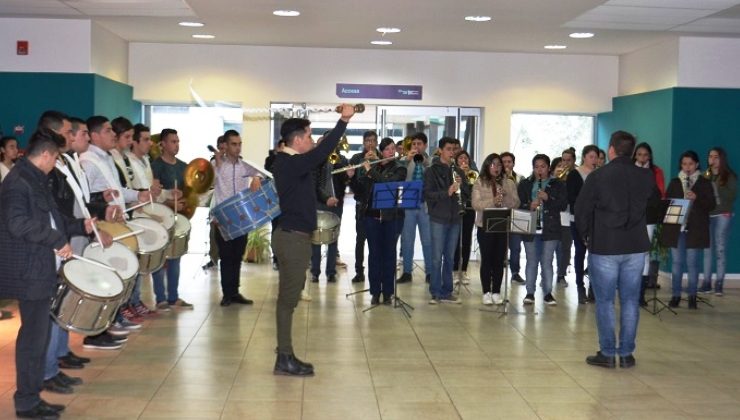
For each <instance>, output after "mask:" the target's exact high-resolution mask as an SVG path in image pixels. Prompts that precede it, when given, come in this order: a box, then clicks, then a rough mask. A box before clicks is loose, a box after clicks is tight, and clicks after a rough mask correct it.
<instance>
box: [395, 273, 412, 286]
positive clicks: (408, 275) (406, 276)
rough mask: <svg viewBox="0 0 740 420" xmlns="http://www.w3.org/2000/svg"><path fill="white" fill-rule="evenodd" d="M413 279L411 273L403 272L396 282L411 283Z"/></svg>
mask: <svg viewBox="0 0 740 420" xmlns="http://www.w3.org/2000/svg"><path fill="white" fill-rule="evenodd" d="M411 280H412V276H411V273H403V274H401V277H399V278H398V280H396V283H398V284H401V283H410V282H411Z"/></svg>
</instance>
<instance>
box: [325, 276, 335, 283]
mask: <svg viewBox="0 0 740 420" xmlns="http://www.w3.org/2000/svg"><path fill="white" fill-rule="evenodd" d="M326 282H327V283H336V282H337V275H336V274H332V275H331V276H329V277H327V278H326Z"/></svg>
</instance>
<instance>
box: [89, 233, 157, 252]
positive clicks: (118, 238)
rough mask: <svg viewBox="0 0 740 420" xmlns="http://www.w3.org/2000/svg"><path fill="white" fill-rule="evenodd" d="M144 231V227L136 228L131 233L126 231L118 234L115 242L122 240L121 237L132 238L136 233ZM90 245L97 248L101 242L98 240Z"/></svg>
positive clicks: (114, 239)
mask: <svg viewBox="0 0 740 420" xmlns="http://www.w3.org/2000/svg"><path fill="white" fill-rule="evenodd" d="M142 233H144V230H143V229H140V230H135V231H133V232H129V233H124V234H123V235H118V236H115V237H113V242H117V241H120V240H121V239H126V238H130V237H132V236H136V235H141V234H142ZM90 246H91V247H93V248H95V247H98V246H100V244H99V243H97V242H95V243H94V244H92V245H90Z"/></svg>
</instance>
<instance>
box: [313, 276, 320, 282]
mask: <svg viewBox="0 0 740 420" xmlns="http://www.w3.org/2000/svg"><path fill="white" fill-rule="evenodd" d="M318 282H319V276H311V283H318Z"/></svg>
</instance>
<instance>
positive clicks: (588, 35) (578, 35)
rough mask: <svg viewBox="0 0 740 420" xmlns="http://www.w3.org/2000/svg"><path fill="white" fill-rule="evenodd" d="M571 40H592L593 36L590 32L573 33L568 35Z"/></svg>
mask: <svg viewBox="0 0 740 420" xmlns="http://www.w3.org/2000/svg"><path fill="white" fill-rule="evenodd" d="M568 36H569V37H571V38H576V39H586V38H593V37H594V34H592V33H591V32H573V33H572V34H570V35H568Z"/></svg>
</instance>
